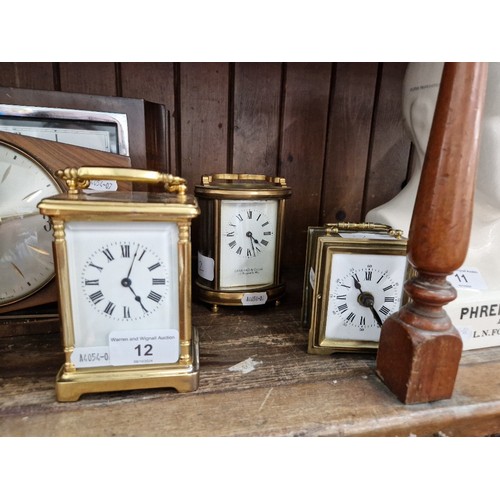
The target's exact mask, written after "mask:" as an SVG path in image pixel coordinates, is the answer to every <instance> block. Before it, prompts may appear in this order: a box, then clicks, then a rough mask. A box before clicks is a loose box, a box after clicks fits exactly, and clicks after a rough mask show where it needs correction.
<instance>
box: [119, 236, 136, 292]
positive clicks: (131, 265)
mask: <svg viewBox="0 0 500 500" xmlns="http://www.w3.org/2000/svg"><path fill="white" fill-rule="evenodd" d="M138 251H139V245H137V248H136V250H135V253H134V258H133V259H132V263H131V264H130V269H129V270H128V274H127V278H128V277H129V276H130V273H131V272H132V268H133V267H134V262H135V258H136V257H137V252H138ZM122 284H123V282H122Z"/></svg>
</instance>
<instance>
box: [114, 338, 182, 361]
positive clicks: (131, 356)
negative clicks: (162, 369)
mask: <svg viewBox="0 0 500 500" xmlns="http://www.w3.org/2000/svg"><path fill="white" fill-rule="evenodd" d="M109 356H110V362H111V364H112V365H113V366H120V365H146V364H147V365H149V364H158V363H175V362H176V361H178V359H179V332H178V331H177V330H151V331H143V332H138V331H127V330H125V331H123V330H122V331H117V332H111V333H110V334H109Z"/></svg>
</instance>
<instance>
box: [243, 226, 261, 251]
mask: <svg viewBox="0 0 500 500" xmlns="http://www.w3.org/2000/svg"><path fill="white" fill-rule="evenodd" d="M246 235H247V236H248V237H249V238H250V243H251V244H252V251H253V254H254V255H255V247H254V246H253V244H254V242H255V243H259V240H258V239H256V238H254V237H253V234H252V232H251V231H247V234H246Z"/></svg>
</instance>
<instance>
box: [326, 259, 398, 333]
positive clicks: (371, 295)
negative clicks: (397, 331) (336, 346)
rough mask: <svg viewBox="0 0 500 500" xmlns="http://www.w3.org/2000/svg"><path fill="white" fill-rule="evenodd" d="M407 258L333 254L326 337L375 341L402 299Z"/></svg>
mask: <svg viewBox="0 0 500 500" xmlns="http://www.w3.org/2000/svg"><path fill="white" fill-rule="evenodd" d="M405 272H406V257H405V256H401V255H366V254H340V253H339V254H333V256H332V262H331V274H330V284H329V296H328V308H327V317H326V328H325V338H328V339H332V340H333V339H338V338H342V339H349V340H368V341H375V342H377V341H378V340H379V337H380V329H381V327H382V324H383V322H384V321H385V320H386V318H387V317H388V316H390V315H391V314H393V313H394V312H396V311H397V310H398V309H399V307H400V305H401V300H402V294H403V283H404V276H405Z"/></svg>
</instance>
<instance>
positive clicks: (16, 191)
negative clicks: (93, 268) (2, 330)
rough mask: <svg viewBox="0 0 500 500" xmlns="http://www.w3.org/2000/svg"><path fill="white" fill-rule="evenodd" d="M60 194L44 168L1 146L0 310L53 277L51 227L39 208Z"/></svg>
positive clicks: (27, 294) (34, 290) (16, 151)
mask: <svg viewBox="0 0 500 500" xmlns="http://www.w3.org/2000/svg"><path fill="white" fill-rule="evenodd" d="M60 192H61V189H60V188H59V186H58V184H57V182H56V181H55V180H54V179H53V178H52V177H51V176H50V174H49V173H48V172H46V171H45V169H44V168H42V167H41V166H40V165H38V164H37V163H36V162H34V161H33V160H32V159H30V158H29V157H27V156H25V155H23V154H22V153H21V152H19V151H18V150H16V149H14V148H11V147H9V146H8V145H6V144H0V224H1V225H0V276H1V277H2V279H1V281H0V304H7V303H9V302H14V301H16V300H19V299H21V298H23V297H26V296H29V295H31V294H32V293H34V292H36V291H37V290H39V289H40V288H41V287H42V286H44V285H45V284H46V283H47V282H48V281H50V279H51V278H52V277H53V276H54V259H53V255H52V227H51V225H50V220H49V219H48V217H42V215H40V212H39V211H38V209H37V204H38V202H39V201H40V200H42V199H43V198H46V197H49V196H53V195H55V194H58V193H60Z"/></svg>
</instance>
